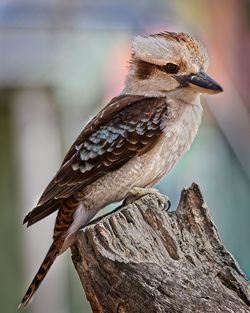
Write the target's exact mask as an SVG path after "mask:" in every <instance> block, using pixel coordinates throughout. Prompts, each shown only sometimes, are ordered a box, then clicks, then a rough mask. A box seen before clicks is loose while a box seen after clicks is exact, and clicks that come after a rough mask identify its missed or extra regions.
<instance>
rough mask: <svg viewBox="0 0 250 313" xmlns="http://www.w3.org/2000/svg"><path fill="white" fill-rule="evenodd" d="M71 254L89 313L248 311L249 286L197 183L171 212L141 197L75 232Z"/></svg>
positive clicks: (249, 306)
mask: <svg viewBox="0 0 250 313" xmlns="http://www.w3.org/2000/svg"><path fill="white" fill-rule="evenodd" d="M71 250H72V259H73V262H74V265H75V268H76V270H77V272H78V275H79V277H80V279H81V282H82V285H83V287H84V290H85V293H86V295H87V298H88V300H89V302H90V304H91V307H92V310H93V312H94V313H115V312H116V313H140V312H143V313H154V312H164V313H166V312H171V313H176V312H178V313H188V312H192V313H193V312H202V313H203V312H211V313H217V312H223V313H225V312H235V313H240V312H242V313H243V312H244V313H245V312H250V284H249V283H248V281H247V279H246V277H245V276H244V274H243V273H242V271H241V270H240V269H239V266H238V265H237V263H236V262H235V260H234V259H233V257H232V256H231V254H230V253H229V252H228V251H227V250H226V249H225V247H224V246H223V244H222V242H221V239H220V237H219V235H218V232H217V229H216V227H215V225H214V223H213V222H212V221H211V217H210V216H209V213H208V209H207V206H206V204H205V202H204V200H203V197H202V194H201V192H200V190H199V187H198V186H197V185H196V184H192V186H191V187H189V188H187V189H184V190H183V191H182V193H181V198H180V203H179V205H178V208H177V210H176V211H174V212H165V211H162V208H161V206H160V204H159V202H158V199H157V197H156V196H155V195H153V194H150V195H146V196H144V197H142V198H140V199H139V200H136V201H135V202H134V203H132V204H130V205H128V206H126V207H123V208H122V209H120V210H119V211H117V212H115V213H113V214H111V215H109V216H107V217H105V218H103V219H101V221H99V222H97V223H96V224H93V225H90V226H87V227H86V228H84V229H83V230H81V231H79V232H78V234H77V239H76V243H75V244H74V245H73V246H72V249H71Z"/></svg>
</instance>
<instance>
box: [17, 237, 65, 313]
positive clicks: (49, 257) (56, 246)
mask: <svg viewBox="0 0 250 313" xmlns="http://www.w3.org/2000/svg"><path fill="white" fill-rule="evenodd" d="M62 246H63V240H62V239H58V240H54V241H53V243H52V245H51V246H50V248H49V251H48V252H47V254H46V256H45V259H44V260H43V263H42V265H41V266H40V268H39V270H38V272H37V273H36V276H35V277H34V279H33V280H32V282H31V284H30V286H29V288H28V290H27V291H26V293H25V295H24V297H23V299H22V301H21V303H20V304H19V307H18V308H22V307H25V306H26V305H27V304H28V303H29V302H30V300H31V298H32V297H33V295H34V293H35V292H36V290H37V289H38V287H39V286H40V284H41V282H42V281H43V279H44V277H45V276H46V274H47V273H48V271H49V269H50V267H51V265H52V264H53V263H54V261H55V259H56V257H57V256H58V255H59V254H60V250H61V248H62Z"/></svg>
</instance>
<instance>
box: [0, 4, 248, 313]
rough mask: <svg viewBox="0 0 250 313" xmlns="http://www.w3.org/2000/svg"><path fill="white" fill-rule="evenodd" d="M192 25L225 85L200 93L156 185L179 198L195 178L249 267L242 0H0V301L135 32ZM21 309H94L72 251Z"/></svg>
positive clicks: (28, 258) (35, 261)
mask: <svg viewBox="0 0 250 313" xmlns="http://www.w3.org/2000/svg"><path fill="white" fill-rule="evenodd" d="M164 30H170V31H184V32H188V33H190V34H193V35H195V36H196V37H198V38H199V39H200V40H202V41H203V42H204V43H205V45H206V46H207V48H208V51H209V55H210V68H209V73H210V74H211V76H212V77H214V78H215V79H216V80H217V81H218V82H219V83H220V84H221V85H222V86H223V87H224V90H225V91H224V93H222V94H219V95H216V96H211V97H207V96H206V97H204V98H203V104H204V115H203V122H202V126H201V128H200V130H199V133H198V136H197V138H196V140H195V142H194V144H193V146H192V148H191V150H190V152H188V153H187V154H186V155H185V156H184V157H183V159H182V160H181V161H180V162H179V163H178V165H177V166H176V167H175V169H174V170H173V171H172V172H171V174H170V175H169V176H168V177H167V178H165V179H163V180H162V181H161V183H160V184H159V185H158V187H159V189H160V190H161V191H162V192H163V193H165V194H168V195H169V197H170V199H171V200H172V207H173V208H175V207H176V205H177V203H178V200H179V195H180V191H181V189H182V188H183V187H184V186H189V185H190V184H191V183H192V182H193V181H195V182H197V183H199V184H200V186H201V188H202V190H203V193H204V196H205V199H206V201H207V204H208V206H209V208H210V212H211V214H212V216H213V219H214V221H215V223H216V225H217V227H218V230H219V233H220V235H221V237H222V239H223V241H224V243H225V244H226V247H227V248H228V249H229V250H230V251H231V253H232V254H233V255H234V257H235V258H236V260H237V261H238V262H239V264H240V266H241V268H242V269H243V271H244V272H245V273H246V275H248V277H249V278H250V246H249V239H250V227H249V221H250V208H249V205H250V113H249V111H250V101H249V99H250V88H249V86H250V78H249V73H250V58H249V55H250V1H247V0H221V1H216V0H189V1H184V0H175V1H171V0H169V1H167V0H159V1H153V0H144V1H140V0H138V1H134V0H126V1H116V0H106V1H97V0H82V1H80V0H68V1H66V0H61V1H59V0H36V1H31V0H19V1H15V0H6V1H4V0H0V149H1V153H0V197H1V204H0V206H1V210H0V243H1V257H0V277H1V283H0V303H1V311H2V312H5V313H9V312H16V311H17V306H18V304H19V302H20V300H21V297H22V296H23V294H24V292H25V291H26V288H27V287H28V284H29V283H30V281H31V279H32V278H33V275H34V274H35V272H36V271H37V269H38V266H40V263H41V262H42V260H43V258H44V256H45V253H46V252H47V249H48V247H49V245H50V243H51V236H52V227H53V222H54V219H55V216H51V217H49V218H47V219H46V220H44V221H42V222H40V223H39V224H36V225H34V226H33V227H31V228H29V229H26V228H25V227H23V226H22V220H23V217H24V215H25V214H26V213H27V212H28V211H29V210H30V209H31V208H32V207H34V205H35V204H36V202H37V200H38V198H39V196H40V195H41V193H42V191H43V189H44V188H45V186H46V185H47V183H48V182H49V180H50V179H51V178H52V176H53V175H54V174H55V172H56V171H57V169H58V166H59V165H60V162H61V161H62V158H63V156H64V154H65V153H66V151H67V149H68V148H69V146H70V145H71V143H72V142H73V140H74V139H75V138H76V136H77V135H78V134H79V132H80V131H81V129H82V128H83V126H84V125H85V123H86V122H87V121H88V120H89V118H90V117H91V116H93V114H94V113H95V112H97V111H98V110H99V109H100V108H101V107H102V106H103V105H104V104H105V103H107V101H108V100H110V99H111V98H112V97H113V96H116V95H117V94H118V93H119V92H120V91H121V90H122V88H123V81H124V77H125V75H126V73H127V68H128V59H129V51H130V42H131V39H132V37H133V36H134V35H137V34H149V33H154V32H159V31H164ZM28 312H34V313H42V312H53V313H57V312H58V313H59V312H60V313H68V312H76V313H77V312H86V313H88V312H90V307H89V305H88V303H87V302H86V300H85V299H84V296H83V294H82V287H81V284H80V280H79V279H78V277H77V274H76V272H75V270H74V268H73V265H72V263H71V259H70V252H69V251H68V252H67V253H65V254H64V255H63V256H61V257H60V258H58V259H57V261H56V262H55V264H54V266H53V267H52V269H51V270H50V272H49V274H48V276H47V277H46V279H45V281H44V282H43V284H42V286H41V288H40V289H39V291H38V292H37V294H36V296H35V298H34V301H33V303H32V305H31V306H30V307H29V309H28Z"/></svg>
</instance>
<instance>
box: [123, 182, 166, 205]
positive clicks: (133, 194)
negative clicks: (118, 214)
mask: <svg viewBox="0 0 250 313" xmlns="http://www.w3.org/2000/svg"><path fill="white" fill-rule="evenodd" d="M148 194H153V195H155V196H156V197H157V199H158V202H159V204H160V206H161V207H162V210H163V211H168V210H169V209H170V207H171V202H170V200H169V198H168V197H167V196H165V195H162V194H161V193H160V192H159V190H157V189H155V188H142V187H133V188H132V189H131V190H130V191H129V192H128V196H127V197H126V198H125V199H124V201H123V205H128V204H131V203H132V202H134V201H135V200H137V199H139V198H141V197H143V196H145V195H148Z"/></svg>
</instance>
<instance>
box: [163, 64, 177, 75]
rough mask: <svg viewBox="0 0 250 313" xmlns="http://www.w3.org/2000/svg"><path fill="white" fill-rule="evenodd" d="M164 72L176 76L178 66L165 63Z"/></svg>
mask: <svg viewBox="0 0 250 313" xmlns="http://www.w3.org/2000/svg"><path fill="white" fill-rule="evenodd" d="M164 70H165V71H166V72H167V73H170V74H176V73H178V71H179V66H178V65H176V64H174V63H167V64H166V65H165V66H164Z"/></svg>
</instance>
